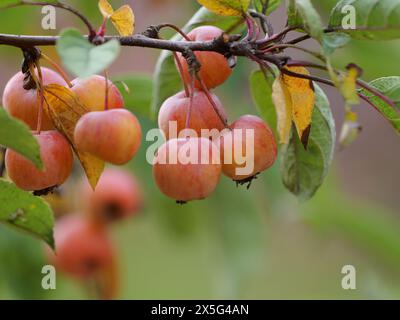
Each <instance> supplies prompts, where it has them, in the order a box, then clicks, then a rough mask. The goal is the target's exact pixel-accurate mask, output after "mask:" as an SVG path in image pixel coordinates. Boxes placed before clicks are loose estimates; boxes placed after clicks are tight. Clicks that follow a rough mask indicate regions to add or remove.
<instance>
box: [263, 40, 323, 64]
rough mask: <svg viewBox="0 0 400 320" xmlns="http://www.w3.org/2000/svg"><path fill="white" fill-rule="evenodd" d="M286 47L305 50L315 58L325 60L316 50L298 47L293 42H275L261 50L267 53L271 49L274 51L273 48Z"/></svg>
mask: <svg viewBox="0 0 400 320" xmlns="http://www.w3.org/2000/svg"><path fill="white" fill-rule="evenodd" d="M288 48H291V49H296V50H300V51H303V52H306V53H308V54H310V55H312V56H314V57H315V58H317V59H319V60H321V61H323V62H326V58H325V57H324V56H323V55H321V54H319V53H318V52H314V51H312V50H308V49H306V48H302V47H298V46H296V45H293V44H277V45H274V46H272V47H269V48H267V49H265V50H263V52H264V53H268V52H271V51H274V50H280V49H288Z"/></svg>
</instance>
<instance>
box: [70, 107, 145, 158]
mask: <svg viewBox="0 0 400 320" xmlns="http://www.w3.org/2000/svg"><path fill="white" fill-rule="evenodd" d="M141 140H142V130H141V127H140V123H139V121H138V119H137V118H136V117H135V116H134V115H133V114H132V113H131V112H129V111H128V110H125V109H113V110H107V111H93V112H89V113H86V114H85V115H83V116H82V118H81V119H80V120H79V121H78V123H77V125H76V127H75V132H74V141H75V143H76V146H77V148H78V149H79V150H80V151H85V152H89V153H91V154H93V155H94V156H96V157H98V158H100V159H102V160H104V161H107V162H110V163H113V164H117V165H122V164H125V163H127V162H128V161H129V160H131V159H132V158H133V156H134V155H135V154H136V152H137V151H138V149H139V147H140V144H141Z"/></svg>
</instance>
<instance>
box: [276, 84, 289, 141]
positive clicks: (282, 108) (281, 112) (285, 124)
mask: <svg viewBox="0 0 400 320" xmlns="http://www.w3.org/2000/svg"><path fill="white" fill-rule="evenodd" d="M272 100H273V101H274V105H275V109H276V115H277V121H278V125H277V127H278V128H277V130H278V135H279V143H283V144H288V143H289V137H290V130H291V128H292V100H291V98H290V95H289V92H288V90H287V89H286V87H285V84H284V83H283V82H282V81H281V80H280V79H275V81H274V84H273V85H272Z"/></svg>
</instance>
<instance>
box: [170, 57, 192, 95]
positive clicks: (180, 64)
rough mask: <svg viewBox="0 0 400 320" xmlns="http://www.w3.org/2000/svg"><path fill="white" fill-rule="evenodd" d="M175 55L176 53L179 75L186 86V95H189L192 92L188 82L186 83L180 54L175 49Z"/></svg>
mask: <svg viewBox="0 0 400 320" xmlns="http://www.w3.org/2000/svg"><path fill="white" fill-rule="evenodd" d="M173 55H174V59H175V62H176V65H177V66H178V71H179V75H180V76H181V79H182V83H183V87H184V88H185V94H186V97H189V95H190V92H189V88H188V84H187V83H186V81H185V78H184V77H183V68H182V63H181V61H180V60H179V57H178V54H177V53H176V52H175V51H174V52H173Z"/></svg>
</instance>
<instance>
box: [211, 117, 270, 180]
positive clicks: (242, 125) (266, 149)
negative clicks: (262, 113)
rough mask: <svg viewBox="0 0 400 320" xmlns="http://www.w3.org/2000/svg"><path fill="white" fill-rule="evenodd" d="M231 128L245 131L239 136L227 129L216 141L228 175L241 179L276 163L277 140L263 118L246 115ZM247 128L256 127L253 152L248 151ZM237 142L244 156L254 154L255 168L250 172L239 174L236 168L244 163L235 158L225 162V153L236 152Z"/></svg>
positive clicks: (224, 170) (224, 171) (225, 172)
mask: <svg viewBox="0 0 400 320" xmlns="http://www.w3.org/2000/svg"><path fill="white" fill-rule="evenodd" d="M230 129H231V130H235V129H242V130H244V131H242V134H240V135H238V136H235V133H234V131H225V132H224V133H223V134H221V136H220V138H219V139H218V141H217V142H216V143H217V145H219V147H220V154H221V162H222V171H223V173H224V174H225V175H226V176H227V177H229V178H231V179H233V180H235V181H241V180H244V179H247V178H250V177H252V176H254V175H255V174H257V173H259V172H262V171H264V170H266V169H268V168H270V167H271V166H272V165H273V164H274V162H275V160H276V158H277V144H276V140H275V137H274V134H273V132H272V130H271V129H270V128H269V127H268V125H267V124H266V123H265V122H264V121H263V120H262V119H260V118H259V117H257V116H253V115H245V116H242V117H240V118H239V119H237V120H236V121H235V122H233V123H232V125H231V126H230ZM246 129H254V153H253V152H252V153H251V154H247V153H246V133H245V130H246ZM236 139H240V140H239V141H238V140H236ZM236 144H237V145H239V146H240V145H241V146H242V154H243V156H248V157H252V156H254V168H253V171H252V172H251V173H249V174H246V175H242V174H240V175H239V174H238V173H237V172H236V169H237V168H240V167H243V166H244V164H239V163H238V162H237V161H235V159H233V161H232V163H225V162H226V161H224V157H225V153H226V152H229V153H230V154H232V152H233V153H234V151H235V147H234V146H235V145H236ZM232 146H233V147H232ZM236 160H237V159H236Z"/></svg>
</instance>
